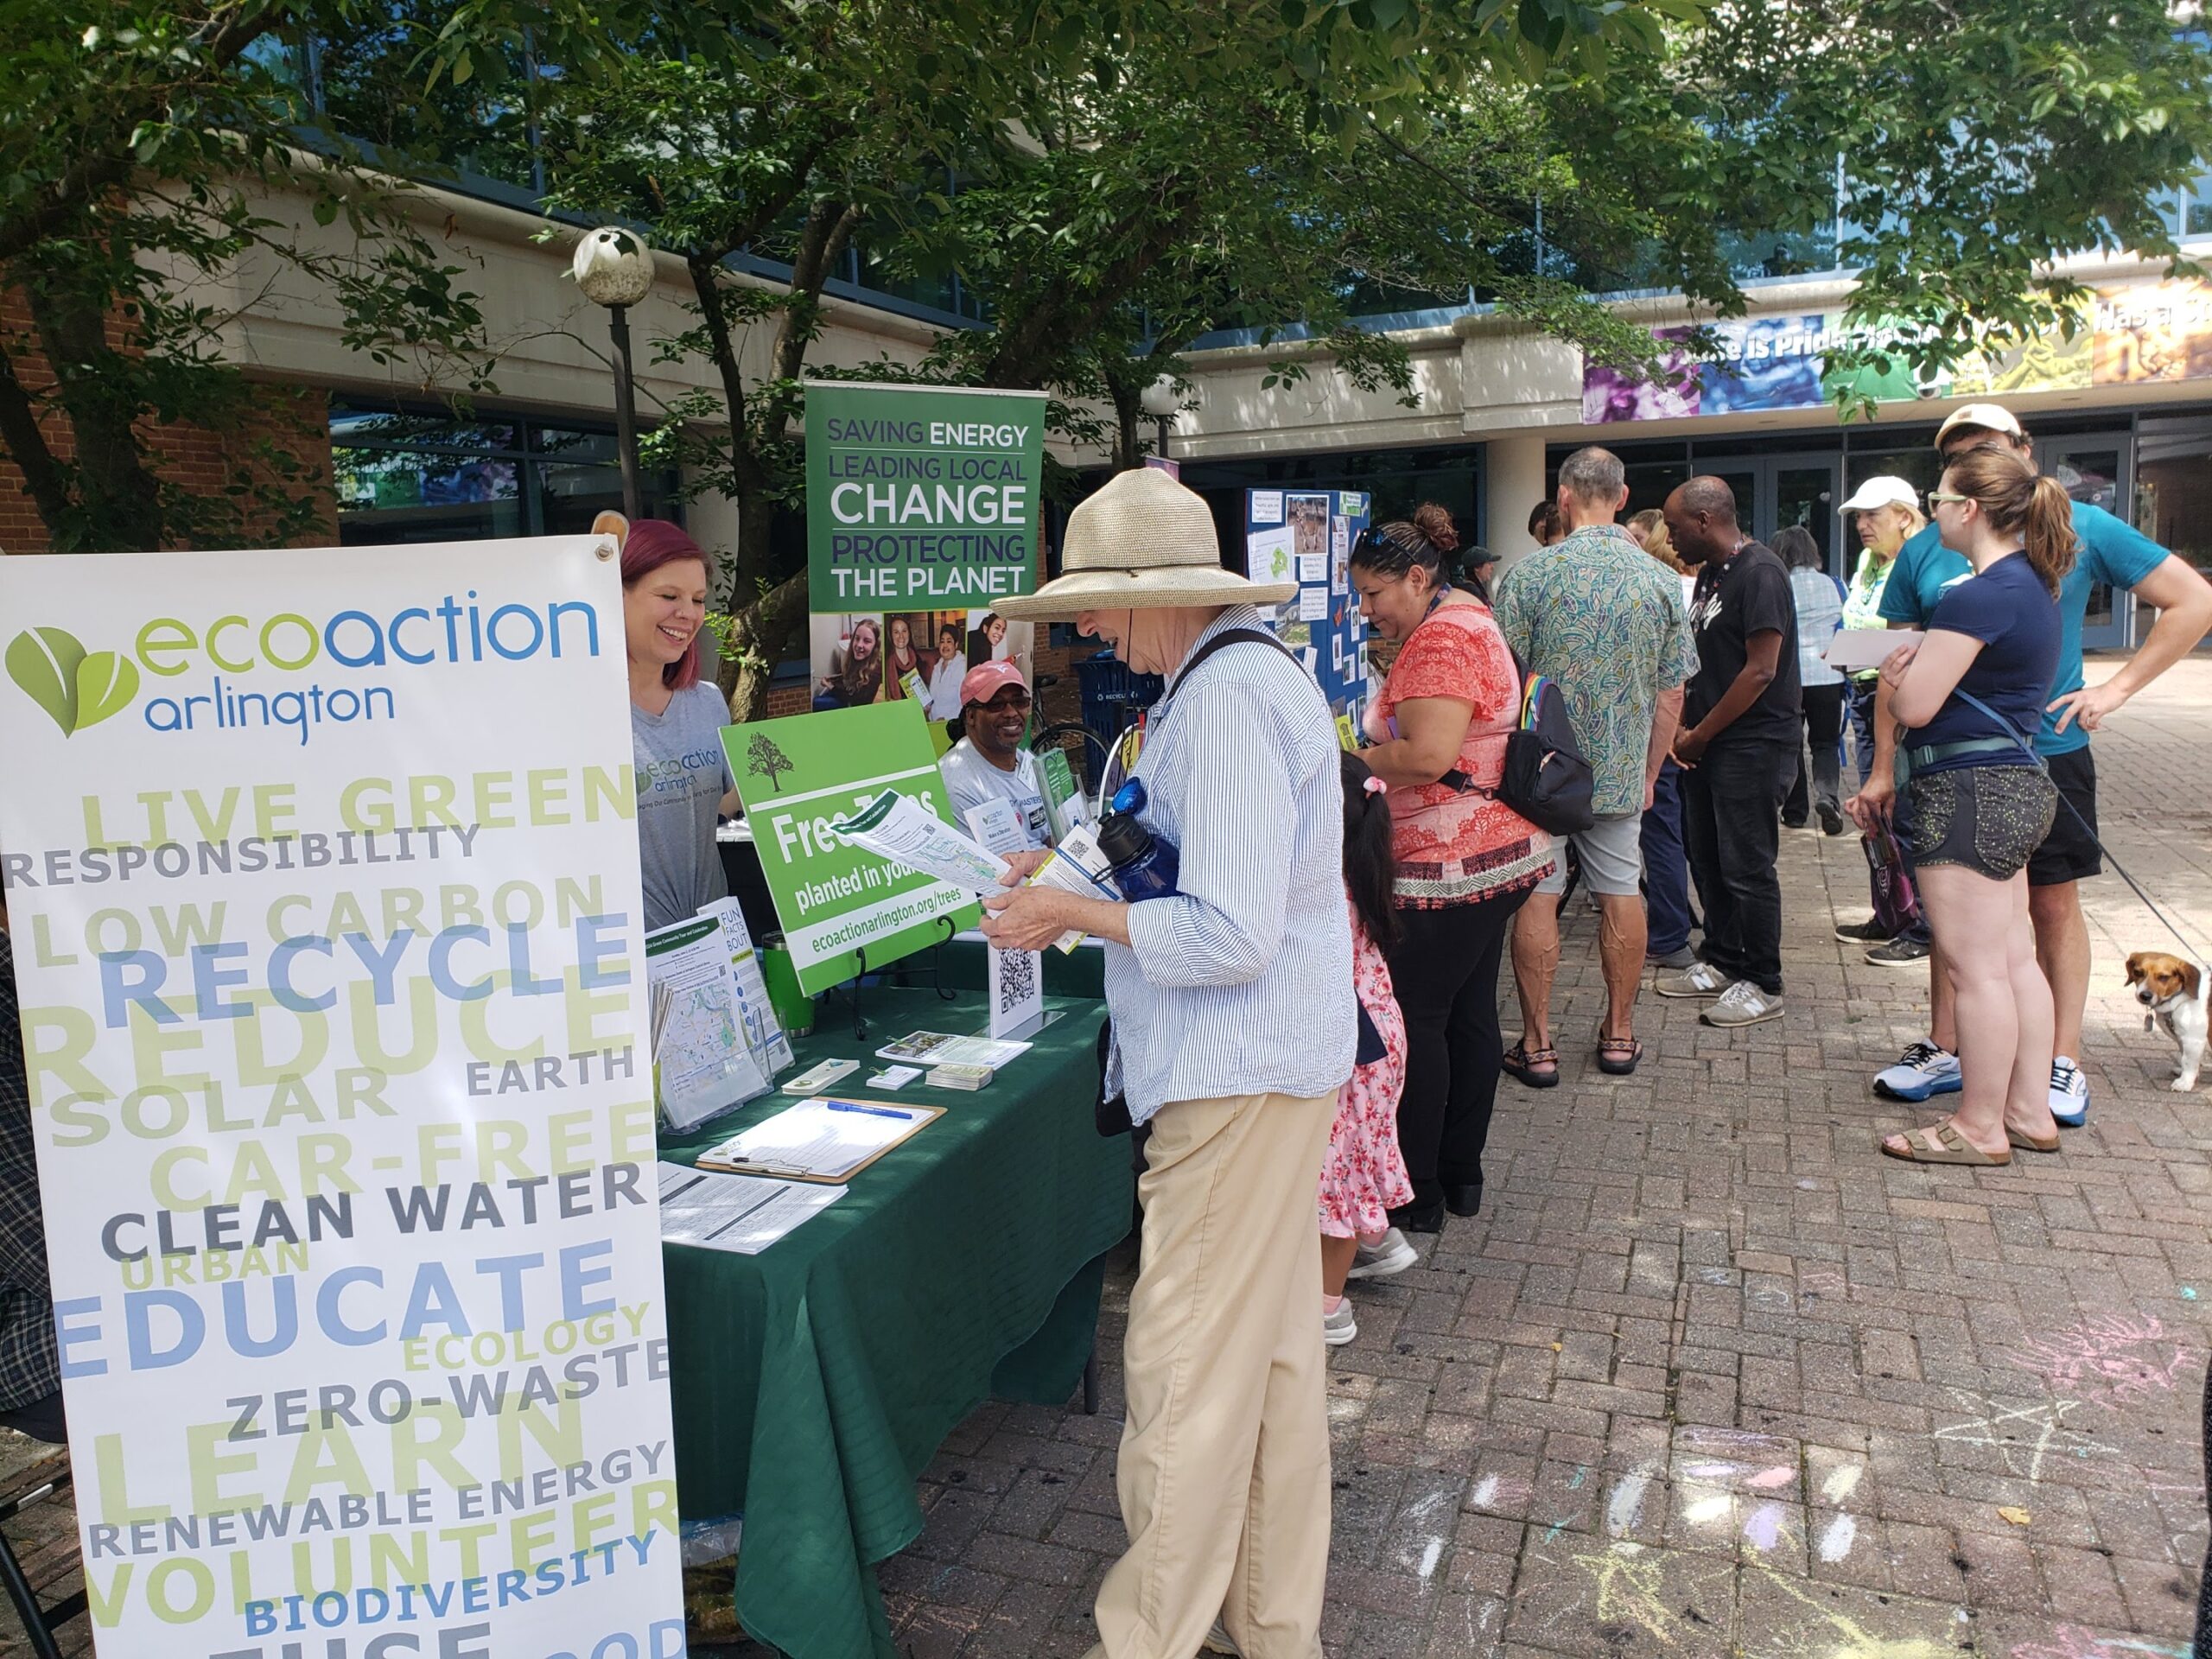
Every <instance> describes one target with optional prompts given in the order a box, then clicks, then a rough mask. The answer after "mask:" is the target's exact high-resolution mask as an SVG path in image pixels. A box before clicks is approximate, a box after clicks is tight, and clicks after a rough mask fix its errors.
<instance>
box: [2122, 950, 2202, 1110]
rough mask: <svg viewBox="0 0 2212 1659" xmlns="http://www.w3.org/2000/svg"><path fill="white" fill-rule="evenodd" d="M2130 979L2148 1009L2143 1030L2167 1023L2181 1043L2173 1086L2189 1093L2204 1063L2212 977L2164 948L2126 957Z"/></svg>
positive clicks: (2142, 951)
mask: <svg viewBox="0 0 2212 1659" xmlns="http://www.w3.org/2000/svg"><path fill="white" fill-rule="evenodd" d="M2127 982H2128V983H2129V984H2130V985H2133V987H2135V1000H2136V1001H2138V1002H2140V1003H2141V1004H2142V1005H2143V1006H2144V1007H2145V1008H2146V1009H2147V1010H2149V1012H2148V1013H2146V1014H2144V1016H2143V1029H2144V1030H2145V1031H2151V1030H2153V1029H2155V1028H2156V1027H2158V1026H2159V1025H2160V1024H2164V1027H2165V1028H2166V1031H2167V1033H2168V1034H2169V1035H2171V1037H2172V1038H2173V1039H2175V1040H2176V1041H2177V1042H2178V1043H2179V1044H2180V1045H2181V1065H2180V1069H2179V1070H2178V1071H2176V1072H2175V1074H2174V1081H2173V1087H2174V1089H2175V1090H2176V1091H2177V1092H2178V1093H2183V1094H2186V1093H2187V1092H2189V1091H2190V1090H2192V1089H2194V1088H2196V1073H2197V1071H2198V1069H2199V1068H2200V1067H2201V1066H2202V1065H2203V1064H2204V1033H2205V1025H2206V1020H2205V1011H2204V1005H2205V993H2206V991H2207V990H2208V989H2212V976H2208V975H2207V974H2206V972H2205V971H2204V969H2202V968H2199V967H2197V966H2196V964H2195V963H2187V962H2183V960H2182V959H2181V958H2180V957H2170V956H2168V955H2166V954H2165V953H2164V951H2162V950H2138V951H2137V952H2136V953H2135V954H2134V955H2133V956H2132V957H2129V958H2128V959H2127Z"/></svg>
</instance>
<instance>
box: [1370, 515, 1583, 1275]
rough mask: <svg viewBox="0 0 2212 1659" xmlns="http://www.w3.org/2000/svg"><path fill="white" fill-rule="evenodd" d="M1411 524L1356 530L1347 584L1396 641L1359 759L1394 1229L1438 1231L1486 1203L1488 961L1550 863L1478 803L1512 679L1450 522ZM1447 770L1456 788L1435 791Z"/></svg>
mask: <svg viewBox="0 0 2212 1659" xmlns="http://www.w3.org/2000/svg"><path fill="white" fill-rule="evenodd" d="M1414 519H1415V523H1414V524H1383V525H1381V526H1380V527H1378V528H1376V529H1374V530H1368V531H1361V532H1360V537H1359V540H1358V542H1357V543H1355V544H1354V546H1353V548H1352V550H1351V581H1352V586H1353V587H1354V588H1356V589H1357V591H1358V594H1359V608H1360V612H1361V613H1362V614H1363V615H1364V616H1365V617H1366V618H1367V620H1368V621H1369V622H1370V623H1371V624H1372V625H1373V626H1374V628H1375V631H1376V632H1377V633H1379V634H1381V635H1382V636H1383V638H1384V639H1398V640H1402V641H1404V644H1403V645H1401V646H1400V647H1399V650H1398V655H1397V657H1396V658H1395V660H1394V661H1393V662H1392V663H1391V664H1390V674H1389V678H1388V679H1386V680H1385V681H1384V682H1383V690H1382V695H1381V696H1378V697H1377V698H1376V700H1375V702H1373V703H1371V704H1370V705H1369V708H1368V711H1367V735H1368V737H1369V739H1370V741H1372V742H1373V745H1374V747H1371V748H1369V749H1366V750H1363V752H1362V754H1363V759H1364V760H1366V762H1367V764H1368V766H1370V768H1372V769H1373V771H1374V773H1375V775H1376V777H1378V778H1380V779H1383V782H1384V783H1386V784H1388V785H1389V786H1390V789H1391V791H1392V792H1391V798H1390V801H1391V805H1390V813H1391V817H1392V819H1393V821H1394V822H1395V826H1396V850H1397V855H1398V877H1397V882H1396V886H1395V898H1396V903H1397V911H1398V939H1397V943H1396V944H1394V945H1392V946H1391V947H1390V949H1389V951H1388V952H1387V953H1386V954H1387V956H1388V957H1389V964H1390V979H1391V982H1392V983H1393V984H1394V985H1395V987H1396V988H1397V994H1398V1007H1399V1008H1400V1010H1401V1011H1402V1013H1403V1014H1405V1016H1406V1087H1405V1092H1404V1094H1403V1095H1402V1096H1400V1097H1399V1101H1398V1146H1399V1149H1400V1150H1401V1151H1402V1152H1403V1153H1404V1154H1405V1159H1406V1171H1407V1173H1408V1174H1409V1175H1410V1176H1411V1177H1412V1178H1413V1185H1414V1201H1413V1203H1412V1204H1411V1205H1408V1206H1406V1207H1405V1208H1404V1209H1403V1210H1401V1211H1394V1212H1393V1213H1392V1215H1391V1220H1392V1221H1393V1222H1394V1223H1395V1224H1397V1225H1398V1226H1400V1227H1403V1228H1406V1229H1408V1230H1412V1231H1416V1232H1430V1233H1433V1232H1435V1231H1437V1230H1440V1228H1441V1227H1442V1226H1443V1224H1444V1212H1445V1211H1446V1210H1449V1211H1452V1214H1453V1215H1456V1216H1471V1215H1473V1214H1475V1213H1476V1211H1478V1210H1479V1209H1480V1208H1481V1206H1482V1200H1483V1162H1482V1160H1483V1147H1484V1142H1485V1141H1487V1140H1488V1139H1489V1136H1490V1116H1491V1107H1492V1106H1493V1105H1494V1104H1495V1103H1496V1101H1497V1077H1498V1071H1499V1069H1500V1065H1501V1062H1502V1060H1503V1046H1504V1039H1503V1037H1501V1036H1500V1034H1499V1033H1498V1027H1497V969H1498V962H1499V959H1500V957H1502V956H1503V951H1504V946H1505V937H1506V930H1507V928H1508V926H1509V925H1510V924H1511V922H1512V920H1513V912H1516V910H1518V909H1520V908H1521V906H1522V905H1523V904H1524V903H1526V902H1527V900H1528V898H1529V892H1530V890H1531V889H1532V888H1534V887H1535V885H1536V883H1537V882H1538V881H1540V880H1542V879H1543V878H1544V876H1545V875H1546V874H1548V873H1549V872H1550V870H1551V868H1552V852H1551V838H1550V837H1549V836H1547V835H1546V834H1545V833H1544V832H1543V831H1542V830H1541V829H1537V828H1536V826H1535V825H1534V824H1532V823H1529V821H1528V820H1527V819H1526V818H1524V817H1522V816H1521V815H1520V814H1519V813H1517V812H1516V811H1515V810H1513V809H1512V808H1511V807H1510V806H1508V805H1506V804H1504V803H1503V801H1499V800H1495V799H1493V798H1491V797H1490V796H1489V795H1488V794H1485V793H1484V792H1483V791H1484V790H1487V789H1490V788H1492V787H1495V786H1496V785H1497V780H1498V777H1499V774H1500V773H1501V772H1503V769H1504V763H1505V739H1506V734H1508V733H1510V732H1511V731H1512V730H1513V729H1514V728H1516V726H1517V725H1519V724H1520V719H1521V676H1520V674H1519V672H1518V671H1517V670H1516V669H1515V667H1514V665H1513V652H1511V650H1510V648H1509V647H1508V646H1507V645H1506V643H1505V636H1504V635H1503V634H1502V633H1501V632H1498V626H1497V621H1496V620H1494V619H1493V618H1492V617H1491V612H1490V607H1489V606H1487V605H1485V604H1484V603H1483V602H1482V601H1480V600H1478V599H1477V598H1475V597H1474V595H1473V594H1469V593H1467V592H1465V590H1463V589H1461V588H1455V587H1453V586H1452V584H1451V582H1449V581H1448V580H1447V579H1446V574H1445V566H1446V558H1447V556H1449V555H1450V554H1451V552H1452V550H1455V549H1456V548H1457V547H1458V546H1459V536H1458V534H1457V532H1456V531H1454V530H1453V529H1452V520H1451V515H1450V514H1448V513H1447V512H1445V511H1444V509H1443V508H1441V507H1438V506H1433V505H1423V506H1422V507H1421V509H1420V510H1419V511H1418V512H1415V513H1414ZM1447 772H1458V773H1459V774H1461V779H1454V781H1453V782H1452V783H1446V781H1444V779H1445V774H1446V773H1447ZM1462 779H1464V780H1465V781H1464V784H1463V782H1462V781H1461V780H1462ZM1522 1058H1523V1060H1524V1061H1526V1060H1529V1059H1534V1058H1537V1057H1536V1056H1533V1055H1530V1056H1523V1057H1522ZM1552 1058H1554V1059H1556V1058H1557V1057H1556V1056H1555V1055H1554V1056H1553V1057H1552Z"/></svg>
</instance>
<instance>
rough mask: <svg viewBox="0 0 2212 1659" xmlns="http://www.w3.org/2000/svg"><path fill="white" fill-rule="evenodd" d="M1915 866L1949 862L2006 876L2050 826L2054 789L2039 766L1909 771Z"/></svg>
mask: <svg viewBox="0 0 2212 1659" xmlns="http://www.w3.org/2000/svg"><path fill="white" fill-rule="evenodd" d="M1906 787H1907V789H1908V791H1909V792H1910V796H1911V800H1912V830H1913V852H1912V867H1913V868H1914V870H1915V871H1921V870H1928V869H1934V868H1938V867H1939V866H1942V865H1946V864H1949V865H1955V866H1957V867H1958V868H1961V869H1967V870H1972V871H1973V872H1974V874H1976V875H1980V876H1986V877H1987V878H1988V879H1989V880H1992V881H2010V880H2012V878H2013V877H2014V876H2016V875H2018V874H2019V873H2020V871H2021V870H2022V869H2023V868H2025V866H2026V865H2027V862H2028V860H2029V859H2030V857H2031V855H2033V854H2034V852H2035V850H2036V848H2037V846H2038V845H2039V844H2041V842H2043V841H2044V838H2045V837H2046V836H2049V834H2050V819H2051V814H2052V813H2054V812H2056V811H2057V810H2059V807H2058V795H2057V791H2056V790H2054V789H2053V788H2052V787H2051V784H2050V779H2048V778H2045V777H2044V775H2043V769H2042V768H2041V767H2040V766H1960V767H1957V768H1955V769H1954V770H1952V771H1949V772H1915V773H1914V774H1913V777H1912V781H1911V783H1910V784H1909V785H1907V786H1906Z"/></svg>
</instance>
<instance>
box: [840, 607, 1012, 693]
mask: <svg viewBox="0 0 2212 1659" xmlns="http://www.w3.org/2000/svg"><path fill="white" fill-rule="evenodd" d="M809 621H810V640H809V645H810V649H809V652H808V657H809V659H810V661H811V663H812V664H813V668H814V707H815V708H816V709H854V708H858V707H859V706H860V705H861V704H862V703H869V702H898V701H899V699H900V698H902V697H914V698H917V699H918V700H919V701H920V702H921V704H922V712H923V714H925V715H926V716H928V718H930V719H931V720H957V719H959V717H960V682H961V681H962V680H963V678H965V677H966V676H967V673H968V671H969V669H971V668H974V667H975V666H976V665H977V664H981V663H988V662H1001V661H1011V662H1012V663H1013V664H1014V666H1015V667H1017V668H1019V669H1020V671H1021V677H1022V679H1023V680H1024V681H1025V682H1027V683H1034V682H1035V671H1034V670H1035V664H1034V655H1035V647H1036V635H1037V627H1036V624H1034V623H1033V622H1014V621H1009V620H1007V618H1005V617H1003V616H1001V615H999V614H998V613H996V612H994V611H984V610H968V611H890V612H860V611H854V612H840V613H826V614H825V613H822V612H819V611H817V612H816V613H814V615H813V616H812V617H811V618H810V620H809Z"/></svg>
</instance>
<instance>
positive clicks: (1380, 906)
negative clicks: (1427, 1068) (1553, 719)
mask: <svg viewBox="0 0 2212 1659" xmlns="http://www.w3.org/2000/svg"><path fill="white" fill-rule="evenodd" d="M1390 843H1391V826H1390V806H1389V801H1388V799H1387V798H1385V794H1384V791H1383V780H1382V779H1380V778H1377V777H1376V776H1375V774H1374V773H1373V772H1370V771H1369V770H1368V769H1367V763H1366V762H1365V761H1364V760H1361V759H1360V758H1359V757H1358V756H1357V755H1356V754H1351V753H1347V754H1346V755H1345V756H1344V895H1345V898H1346V900H1347V901H1348V902H1349V903H1350V905H1351V976H1352V989H1353V991H1354V993H1355V994H1356V995H1357V996H1358V998H1359V1006H1360V1007H1361V1009H1362V1010H1363V1012H1364V1013H1365V1014H1366V1016H1367V1023H1368V1024H1371V1025H1372V1027H1373V1028H1374V1035H1375V1036H1379V1037H1380V1038H1381V1039H1382V1042H1383V1055H1382V1058H1379V1059H1375V1060H1372V1061H1370V1063H1369V1064H1368V1065H1361V1066H1357V1067H1355V1068H1354V1070H1353V1071H1352V1074H1351V1080H1350V1081H1349V1082H1347V1083H1346V1084H1344V1089H1343V1090H1342V1092H1341V1093H1339V1094H1338V1096H1337V1121H1336V1123H1335V1125H1334V1126H1333V1127H1332V1128H1331V1129H1330V1131H1329V1153H1328V1156H1327V1158H1326V1159H1325V1160H1323V1162H1322V1165H1321V1205H1320V1209H1321V1314H1322V1327H1323V1329H1324V1331H1325V1333H1326V1336H1327V1339H1328V1341H1329V1343H1330V1344H1331V1345H1332V1346H1335V1345H1337V1344H1340V1343H1346V1342H1350V1341H1351V1339H1352V1338H1354V1337H1356V1336H1357V1335H1358V1334H1359V1326H1358V1325H1357V1323H1355V1322H1354V1320H1353V1319H1352V1312H1351V1303H1350V1302H1349V1301H1347V1300H1344V1281H1345V1280H1346V1279H1347V1278H1360V1279H1373V1278H1380V1277H1382V1276H1383V1274H1391V1273H1400V1272H1402V1271H1404V1270H1405V1269H1406V1268H1409V1267H1411V1266H1412V1265H1413V1263H1414V1260H1415V1257H1414V1250H1413V1247H1412V1246H1411V1245H1409V1244H1408V1243H1406V1241H1405V1238H1404V1236H1402V1234H1401V1233H1399V1231H1398V1230H1397V1229H1395V1227H1393V1226H1391V1225H1390V1219H1389V1215H1388V1214H1387V1213H1386V1212H1387V1211H1389V1209H1390V1208H1391V1207H1392V1206H1393V1205H1402V1204H1410V1203H1412V1202H1413V1195H1414V1189H1413V1183H1412V1182H1411V1181H1410V1180H1408V1179H1407V1176H1406V1160H1405V1158H1404V1156H1403V1155H1402V1154H1401V1153H1400V1152H1399V1150H1398V1091H1399V1090H1400V1089H1401V1088H1402V1087H1403V1086H1404V1084H1405V1081H1406V1022H1405V1020H1404V1019H1403V1018H1402V1017H1401V1015H1400V1014H1399V1013H1398V999H1397V996H1396V994H1395V992H1393V991H1392V989H1391V988H1390V969H1389V966H1388V965H1387V964H1386V963H1384V961H1383V944H1384V943H1385V942H1386V941H1388V940H1390V939H1393V938H1395V937H1396V931H1397V917H1396V914H1395V912H1394V911H1393V910H1392V908H1391V901H1390V893H1391V883H1392V881H1393V880H1394V879H1395V875H1396V871H1397V860H1396V859H1395V856H1394V855H1392V853H1391V850H1390ZM1361 1041H1362V1046H1363V1048H1365V1049H1371V1048H1372V1046H1373V1038H1372V1037H1370V1035H1369V1033H1367V1031H1366V1030H1365V1029H1364V1027H1363V1030H1362V1032H1361Z"/></svg>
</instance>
